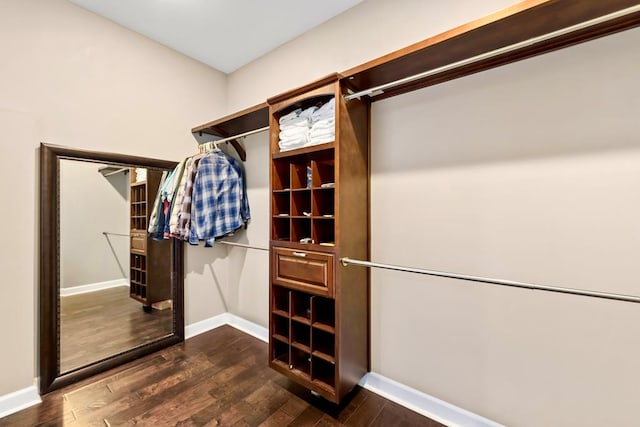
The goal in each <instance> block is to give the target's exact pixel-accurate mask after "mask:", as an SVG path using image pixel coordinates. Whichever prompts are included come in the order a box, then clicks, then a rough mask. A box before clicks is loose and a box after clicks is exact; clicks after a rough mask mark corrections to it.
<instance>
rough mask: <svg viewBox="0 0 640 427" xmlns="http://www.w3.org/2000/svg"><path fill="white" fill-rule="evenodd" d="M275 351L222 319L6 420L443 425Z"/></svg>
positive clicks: (113, 423)
mask: <svg viewBox="0 0 640 427" xmlns="http://www.w3.org/2000/svg"><path fill="white" fill-rule="evenodd" d="M267 354H268V346H267V344H266V343H264V342H262V341H260V340H258V339H256V338H254V337H252V336H249V335H247V334H245V333H243V332H240V331H238V330H236V329H234V328H232V327H230V326H222V327H219V328H217V329H214V330H212V331H209V332H206V333H204V334H201V335H198V336H196V337H193V338H191V339H189V340H187V341H185V342H184V343H181V344H177V345H175V346H172V347H170V348H168V349H165V350H162V351H159V352H157V353H154V354H151V355H149V356H146V357H144V358H141V359H139V360H137V361H134V362H131V363H129V364H126V365H123V366H120V367H118V368H115V369H112V370H110V371H108V372H105V373H102V374H99V375H97V376H95V377H93V378H90V379H87V380H84V381H82V382H80V383H77V384H74V385H71V386H68V387H66V388H64V389H61V390H57V391H54V392H52V393H49V394H48V395H45V396H43V403H41V404H40V405H37V406H34V407H31V408H28V409H25V410H23V411H21V412H18V413H16V414H13V415H10V416H9V417H6V418H4V419H0V426H2V427H4V426H35V425H47V426H50V425H56V426H58V425H70V426H117V425H133V424H137V425H143V426H258V425H261V426H278V427H280V426H384V427H387V426H427V427H435V426H442V424H439V423H437V422H435V421H433V420H430V419H428V418H426V417H423V416H421V415H419V414H417V413H415V412H412V411H410V410H408V409H406V408H404V407H402V406H399V405H397V404H395V403H393V402H391V401H389V400H386V399H384V398H382V397H380V396H378V395H376V394H374V393H371V392H369V391H367V390H364V389H361V388H356V389H355V390H354V392H353V393H351V395H350V396H349V397H348V398H347V399H346V401H345V402H344V404H342V405H341V406H336V405H333V404H331V403H329V402H327V401H326V400H324V399H322V398H319V397H315V396H313V395H312V394H311V393H310V392H309V391H307V390H305V389H304V388H302V387H300V386H298V385H296V384H294V383H292V382H290V381H289V380H287V379H286V378H285V377H283V376H282V375H280V374H278V373H276V372H275V371H273V370H271V369H270V368H268V366H267Z"/></svg>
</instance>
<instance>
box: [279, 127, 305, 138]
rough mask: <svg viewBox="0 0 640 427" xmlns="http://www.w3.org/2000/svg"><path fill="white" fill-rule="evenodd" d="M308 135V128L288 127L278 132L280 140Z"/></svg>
mask: <svg viewBox="0 0 640 427" xmlns="http://www.w3.org/2000/svg"><path fill="white" fill-rule="evenodd" d="M308 133H309V128H308V127H300V126H295V127H288V128H284V129H282V130H280V133H279V136H280V139H287V138H291V137H297V136H299V135H307V134H308Z"/></svg>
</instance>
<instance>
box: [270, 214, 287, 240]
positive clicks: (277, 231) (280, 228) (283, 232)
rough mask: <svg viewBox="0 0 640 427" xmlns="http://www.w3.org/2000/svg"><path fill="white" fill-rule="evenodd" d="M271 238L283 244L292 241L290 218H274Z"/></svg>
mask: <svg viewBox="0 0 640 427" xmlns="http://www.w3.org/2000/svg"><path fill="white" fill-rule="evenodd" d="M271 238H272V239H273V240H279V241H281V242H288V241H290V240H291V223H290V222H289V218H288V217H286V218H279V217H276V218H273V221H272V223H271Z"/></svg>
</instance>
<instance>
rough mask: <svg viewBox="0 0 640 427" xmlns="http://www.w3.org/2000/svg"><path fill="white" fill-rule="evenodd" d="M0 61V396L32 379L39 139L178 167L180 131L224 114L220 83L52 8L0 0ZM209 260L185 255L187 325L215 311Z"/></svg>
mask: <svg viewBox="0 0 640 427" xmlns="http://www.w3.org/2000/svg"><path fill="white" fill-rule="evenodd" d="M0 56H1V57H2V67H0V93H1V94H2V96H1V97H0V122H1V123H2V134H3V137H2V142H1V144H2V150H3V152H4V155H3V156H2V159H1V160H0V174H1V175H2V177H1V179H2V181H3V182H4V183H6V186H3V189H5V193H6V195H7V196H8V197H9V198H10V200H11V201H12V202H11V205H12V206H11V209H4V210H2V214H0V219H1V220H2V223H3V224H6V225H7V227H8V228H7V231H8V232H7V233H5V238H6V240H7V242H6V244H5V245H4V247H5V249H4V250H3V255H4V256H2V257H0V259H1V260H2V261H0V262H2V267H3V268H2V271H3V274H4V277H3V281H2V282H3V286H2V287H0V301H2V302H0V305H1V306H2V310H0V324H3V325H5V328H4V329H3V343H2V349H1V350H0V378H1V379H2V380H1V381H0V396H2V395H4V394H7V393H10V392H13V391H16V390H20V389H23V388H26V387H29V386H31V385H32V384H33V378H34V377H35V375H36V369H35V355H36V354H37V347H36V319H37V317H36V313H35V304H36V299H37V293H36V283H37V277H36V276H37V274H35V273H34V272H35V271H37V268H38V264H37V235H36V234H35V230H37V229H38V218H37V212H38V209H37V206H38V205H37V197H38V188H37V186H36V182H37V176H38V146H39V144H40V142H41V141H43V142H48V143H54V144H60V145H66V146H70V147H77V148H84V149H89V150H98V151H109V152H120V153H125V154H133V155H142V156H146V157H156V158H164V159H170V160H179V159H180V158H182V157H184V156H186V155H190V154H193V153H194V147H195V141H194V139H193V137H192V135H191V133H190V129H191V128H192V127H193V126H195V125H198V124H201V123H205V122H207V121H210V120H211V119H212V118H215V117H221V116H223V115H224V114H225V107H226V76H225V75H223V74H222V73H219V72H217V71H215V70H212V69H211V68H209V67H206V66H204V65H202V64H200V63H198V62H196V61H193V60H191V59H188V58H186V57H184V56H183V55H180V54H178V53H177V52H175V51H173V50H170V49H168V48H166V47H163V46H161V45H159V44H157V43H154V42H152V41H150V40H148V39H146V38H144V37H142V36H140V35H138V34H136V33H133V32H131V31H127V30H124V29H123V28H122V27H119V26H117V25H115V24H113V23H111V22H109V21H107V20H105V19H102V18H99V17H97V16H96V15H93V14H92V13H90V12H87V11H85V10H83V9H81V8H79V7H77V6H75V5H73V4H71V3H69V2H67V1H64V0H30V1H23V0H3V1H2V13H0ZM7 200H9V199H7ZM213 259H214V258H213V257H211V253H210V252H206V251H205V250H204V249H200V248H189V249H188V250H187V266H188V271H189V273H188V274H187V277H186V284H185V287H186V295H185V299H186V307H187V313H186V322H187V323H193V322H195V321H198V320H202V319H205V318H208V317H211V316H214V315H216V314H219V313H220V307H218V306H217V300H218V297H217V294H216V293H215V290H214V289H213V288H212V287H211V285H210V277H209V276H208V275H209V273H207V272H206V271H207V269H208V267H206V265H205V264H208V265H210V263H211V262H213V261H212V260H213ZM201 273H204V274H201ZM225 274H226V273H225Z"/></svg>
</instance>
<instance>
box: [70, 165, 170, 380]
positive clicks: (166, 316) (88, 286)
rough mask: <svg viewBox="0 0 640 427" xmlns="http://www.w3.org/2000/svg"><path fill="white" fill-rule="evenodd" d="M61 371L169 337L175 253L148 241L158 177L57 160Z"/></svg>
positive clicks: (167, 246)
mask: <svg viewBox="0 0 640 427" xmlns="http://www.w3.org/2000/svg"><path fill="white" fill-rule="evenodd" d="M59 166H60V182H59V191H60V202H59V204H60V205H59V221H60V258H59V262H60V265H59V268H60V270H59V271H60V277H59V280H60V292H59V309H60V325H59V327H60V335H59V337H60V342H59V349H60V359H59V372H61V373H65V372H70V371H73V370H75V369H78V368H80V367H83V366H87V365H89V364H92V363H95V362H97V361H100V360H103V359H106V358H108V357H111V356H114V355H117V354H120V353H123V352H126V351H127V350H130V349H132V348H136V347H139V346H142V345H145V344H148V343H150V342H153V341H156V340H158V339H160V338H162V337H166V336H168V335H170V334H171V333H172V325H173V314H172V313H173V310H172V302H173V299H174V298H173V295H172V291H171V290H172V286H171V268H172V262H171V259H172V258H171V257H172V251H171V244H170V242H169V241H168V240H164V241H154V240H151V239H150V238H148V237H147V232H146V230H147V226H148V221H149V216H150V213H151V210H152V208H153V204H154V200H155V197H156V194H157V191H158V186H159V184H160V180H161V177H162V171H161V170H156V169H145V168H136V167H121V166H113V165H109V164H104V163H94V162H85V161H77V160H67V159H61V160H60V165H59Z"/></svg>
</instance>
